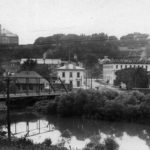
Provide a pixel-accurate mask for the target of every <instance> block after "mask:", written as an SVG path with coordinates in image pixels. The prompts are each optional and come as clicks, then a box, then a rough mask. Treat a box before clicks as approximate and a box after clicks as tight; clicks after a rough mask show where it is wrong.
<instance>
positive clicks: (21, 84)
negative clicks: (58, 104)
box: [0, 76, 72, 96]
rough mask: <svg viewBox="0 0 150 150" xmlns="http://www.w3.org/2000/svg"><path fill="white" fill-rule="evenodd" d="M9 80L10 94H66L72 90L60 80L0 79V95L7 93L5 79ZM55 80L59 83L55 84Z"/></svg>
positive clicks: (31, 78) (70, 86) (39, 78)
mask: <svg viewBox="0 0 150 150" xmlns="http://www.w3.org/2000/svg"><path fill="white" fill-rule="evenodd" d="M8 78H9V93H10V94H26V95H31V94H39V95H40V94H41V93H47V94H48V93H49V94H50V93H52V92H68V91H70V90H72V85H70V84H64V83H63V82H62V81H61V80H60V79H58V78H57V79H55V80H53V79H52V78H50V77H49V78H41V77H14V76H9V77H0V94H1V95H3V96H5V95H6V91H7V83H6V82H7V79H8ZM56 80H58V81H59V83H58V82H56Z"/></svg>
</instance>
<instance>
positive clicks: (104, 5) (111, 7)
mask: <svg viewBox="0 0 150 150" xmlns="http://www.w3.org/2000/svg"><path fill="white" fill-rule="evenodd" d="M0 24H2V26H3V27H5V28H6V29H8V30H10V31H11V32H13V33H16V34H18V36H19V39H20V44H29V43H33V42H34V40H35V39H36V38H37V37H40V36H49V35H53V34H56V33H65V34H67V33H75V34H82V33H83V34H92V33H100V32H104V33H107V34H108V35H116V36H118V37H120V36H121V35H124V34H127V33H131V32H142V33H148V34H150V0H0Z"/></svg>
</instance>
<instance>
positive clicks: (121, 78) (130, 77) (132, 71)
mask: <svg viewBox="0 0 150 150" xmlns="http://www.w3.org/2000/svg"><path fill="white" fill-rule="evenodd" d="M116 76H117V77H116V80H115V81H114V84H115V85H120V84H121V82H122V83H125V84H126V88H127V89H132V88H147V87H148V80H149V79H148V73H147V71H146V70H145V69H144V68H125V69H122V70H118V71H117V72H116Z"/></svg>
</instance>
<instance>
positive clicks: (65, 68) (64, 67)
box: [58, 64, 85, 70]
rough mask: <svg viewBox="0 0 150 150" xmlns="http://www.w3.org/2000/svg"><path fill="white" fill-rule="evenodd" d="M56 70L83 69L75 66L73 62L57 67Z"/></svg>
mask: <svg viewBox="0 0 150 150" xmlns="http://www.w3.org/2000/svg"><path fill="white" fill-rule="evenodd" d="M58 70H85V69H84V68H82V67H79V66H76V65H75V64H65V65H64V66H62V67H60V68H58Z"/></svg>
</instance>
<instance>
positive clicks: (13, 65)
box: [1, 59, 20, 74]
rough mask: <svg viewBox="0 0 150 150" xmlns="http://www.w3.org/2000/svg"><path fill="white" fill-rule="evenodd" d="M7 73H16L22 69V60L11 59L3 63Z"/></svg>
mask: <svg viewBox="0 0 150 150" xmlns="http://www.w3.org/2000/svg"><path fill="white" fill-rule="evenodd" d="M1 66H2V68H3V69H4V70H5V73H6V74H14V73H16V72H18V71H19V70H20V60H18V59H16V60H11V61H8V62H3V63H2V64H1Z"/></svg>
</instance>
